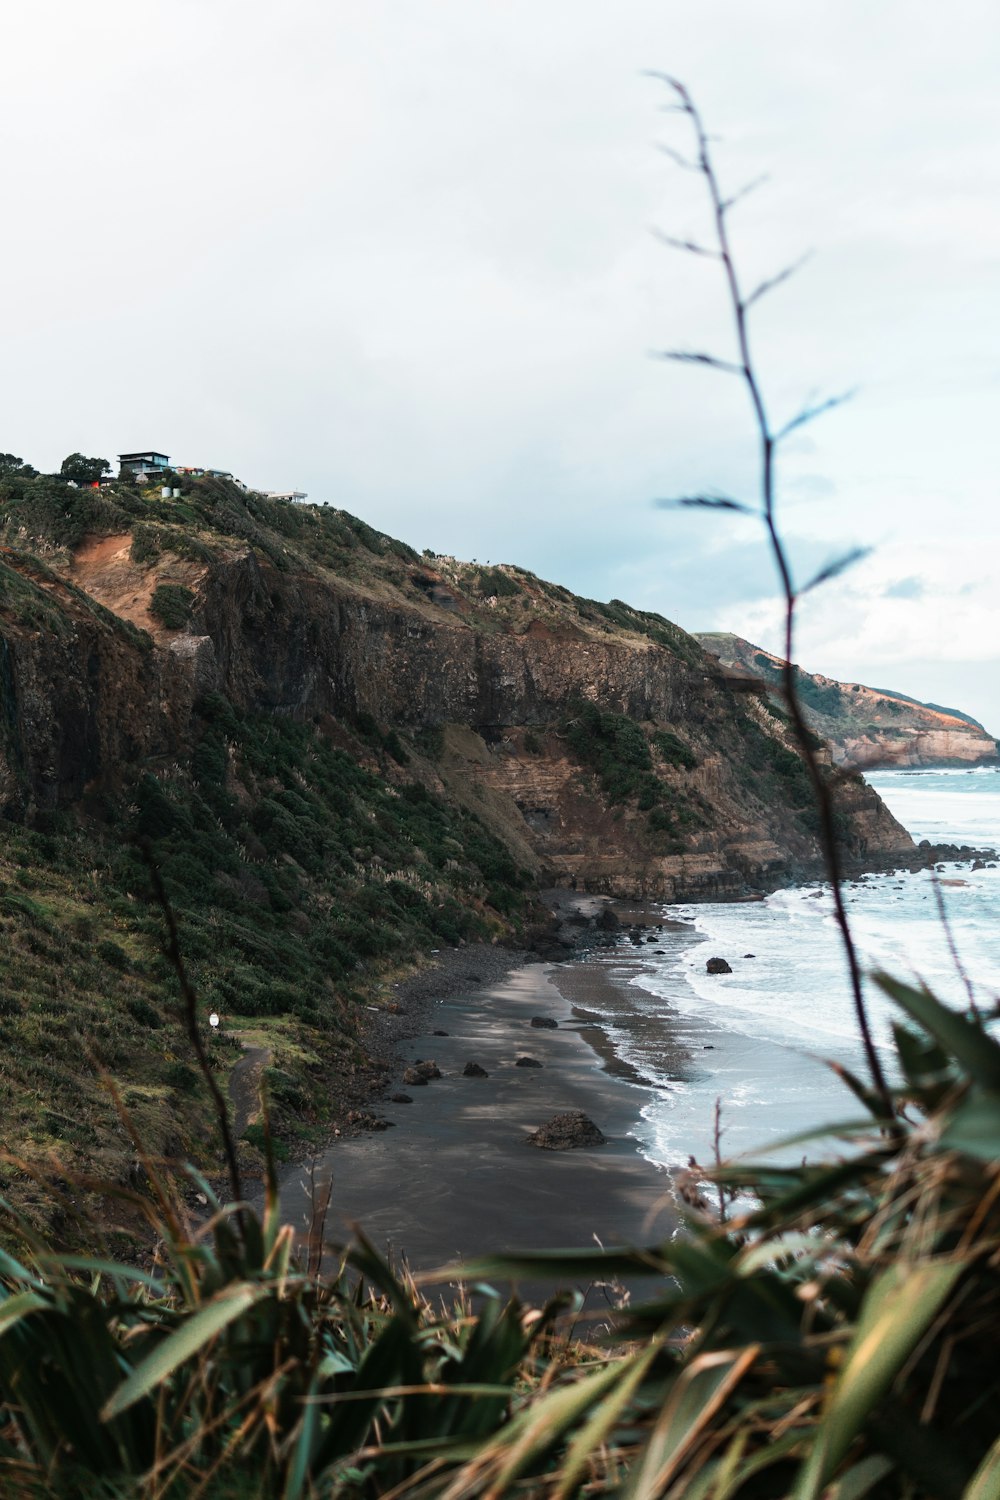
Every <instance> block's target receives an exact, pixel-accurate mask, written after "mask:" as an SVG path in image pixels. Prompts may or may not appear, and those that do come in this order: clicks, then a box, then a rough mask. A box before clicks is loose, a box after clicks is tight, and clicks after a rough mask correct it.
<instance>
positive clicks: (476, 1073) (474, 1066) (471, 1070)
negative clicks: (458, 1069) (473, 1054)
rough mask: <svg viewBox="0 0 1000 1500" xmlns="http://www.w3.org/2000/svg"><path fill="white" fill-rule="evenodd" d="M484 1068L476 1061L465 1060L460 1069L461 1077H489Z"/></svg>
mask: <svg viewBox="0 0 1000 1500" xmlns="http://www.w3.org/2000/svg"><path fill="white" fill-rule="evenodd" d="M489 1076H490V1075H489V1074H488V1073H487V1071H486V1069H485V1068H481V1067H480V1066H479V1064H478V1063H477V1062H467V1063H466V1065H465V1067H464V1068H463V1069H462V1077H463V1078H489Z"/></svg>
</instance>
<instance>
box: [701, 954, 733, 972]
mask: <svg viewBox="0 0 1000 1500" xmlns="http://www.w3.org/2000/svg"><path fill="white" fill-rule="evenodd" d="M705 968H706V969H707V970H708V972H709V973H710V974H731V973H732V972H733V971H732V969H731V968H730V967H729V965H728V964H727V963H726V960H725V959H724V958H710V959H709V960H708V963H707V964H706V965H705Z"/></svg>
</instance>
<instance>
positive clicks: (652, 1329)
mask: <svg viewBox="0 0 1000 1500" xmlns="http://www.w3.org/2000/svg"><path fill="white" fill-rule="evenodd" d="M879 983H880V985H881V986H882V988H883V989H884V990H885V991H886V993H888V994H889V995H890V996H891V997H892V998H893V999H894V1000H895V1001H896V1002H897V1004H898V1005H899V1006H900V1007H901V1009H902V1011H903V1012H904V1014H905V1017H906V1023H904V1024H899V1025H897V1026H896V1027H895V1042H896V1060H897V1063H898V1067H899V1070H900V1073H901V1076H902V1078H903V1079H904V1083H903V1085H902V1087H901V1089H900V1090H899V1091H898V1093H897V1095H896V1099H895V1102H896V1104H897V1106H898V1107H899V1111H900V1126H899V1129H898V1131H894V1132H892V1133H891V1134H887V1133H886V1132H884V1131H883V1130H880V1129H879V1128H878V1127H879V1126H880V1125H881V1124H883V1123H884V1114H883V1101H882V1099H881V1098H880V1097H879V1096H877V1095H874V1094H873V1093H872V1092H871V1091H870V1090H869V1089H868V1087H867V1086H866V1085H864V1084H862V1083H861V1082H859V1081H858V1080H857V1079H855V1078H853V1077H851V1076H849V1075H846V1074H845V1075H844V1076H845V1081H846V1082H847V1083H848V1085H849V1086H850V1088H851V1089H852V1090H853V1092H854V1094H855V1095H856V1097H857V1098H859V1099H860V1100H861V1101H862V1103H863V1104H864V1105H865V1106H866V1107H867V1109H868V1110H869V1112H870V1119H868V1120H867V1122H866V1121H863V1120H862V1121H857V1122H855V1123H852V1124H847V1125H843V1126H842V1127H840V1128H839V1129H838V1131H837V1133H838V1134H840V1135H842V1136H843V1137H844V1138H845V1139H846V1140H847V1141H849V1143H850V1150H849V1152H848V1153H847V1154H846V1155H845V1156H843V1157H842V1158H837V1159H828V1160H824V1161H819V1162H814V1163H806V1162H803V1163H802V1165H800V1166H796V1167H774V1166H767V1165H756V1166H739V1167H736V1166H729V1167H727V1166H724V1165H723V1166H721V1167H719V1168H717V1169H716V1170H714V1171H712V1172H711V1173H710V1174H709V1176H710V1178H711V1179H712V1181H714V1182H715V1183H717V1184H718V1185H719V1186H721V1187H722V1188H723V1189H724V1190H726V1191H730V1190H731V1191H734V1192H736V1191H738V1192H740V1193H741V1194H747V1193H749V1194H752V1195H753V1197H754V1198H755V1199H756V1202H757V1204H758V1206H757V1207H756V1208H754V1210H753V1211H752V1212H750V1213H748V1214H747V1215H745V1216H744V1217H743V1218H741V1219H739V1220H737V1221H735V1222H733V1223H731V1224H726V1223H722V1224H721V1225H720V1223H719V1222H718V1218H717V1217H716V1216H714V1215H712V1214H711V1213H710V1212H709V1210H708V1208H707V1205H700V1206H699V1205H698V1204H697V1201H696V1206H695V1207H694V1208H693V1209H692V1210H691V1211H690V1213H689V1216H688V1221H687V1225H686V1232H685V1233H684V1234H683V1236H682V1237H679V1238H677V1239H675V1240H673V1241H671V1242H670V1243H669V1244H667V1245H661V1246H655V1247H652V1248H650V1249H648V1250H645V1251H623V1252H619V1253H610V1254H603V1253H602V1252H596V1251H595V1252H593V1253H586V1254H582V1255H579V1254H578V1255H564V1256H525V1257H514V1258H511V1257H506V1258H502V1259H497V1260H493V1261H483V1262H480V1263H477V1264H476V1265H474V1266H470V1267H468V1268H467V1270H468V1272H469V1274H474V1275H499V1274H502V1275H507V1276H510V1275H513V1274H531V1275H533V1276H536V1277H537V1276H539V1275H541V1274H543V1273H544V1271H545V1269H546V1268H548V1270H549V1272H550V1274H554V1275H556V1276H558V1278H559V1279H560V1280H563V1281H564V1280H566V1279H568V1278H573V1279H577V1278H579V1277H581V1276H586V1277H588V1278H590V1277H595V1278H596V1277H603V1278H607V1277H608V1276H611V1275H616V1276H621V1277H624V1278H628V1277H629V1276H634V1275H636V1274H637V1273H640V1272H641V1271H643V1270H646V1271H648V1269H649V1268H650V1266H656V1267H657V1268H659V1269H660V1270H661V1271H662V1272H663V1274H664V1277H665V1278H667V1280H666V1281H665V1285H664V1291H663V1293H662V1295H661V1296H660V1297H658V1298H656V1299H655V1300H653V1301H651V1302H649V1303H647V1304H646V1305H644V1306H640V1307H638V1308H636V1309H635V1310H634V1311H633V1312H632V1313H631V1314H630V1315H629V1316H628V1318H627V1321H626V1323H625V1325H624V1327H623V1328H622V1329H621V1330H620V1334H621V1335H629V1336H631V1337H632V1338H634V1339H635V1340H637V1341H639V1342H638V1343H637V1346H636V1348H635V1350H634V1352H632V1353H629V1354H628V1355H627V1356H625V1357H623V1358H619V1359H618V1360H616V1361H613V1362H611V1363H609V1364H607V1365H605V1366H603V1367H602V1368H600V1369H598V1370H596V1371H595V1372H594V1373H592V1374H589V1375H581V1374H580V1372H579V1371H577V1370H573V1371H570V1372H567V1375H566V1376H565V1377H564V1381H563V1383H562V1385H561V1386H557V1387H556V1388H555V1389H553V1390H552V1391H551V1392H549V1393H546V1394H545V1395H544V1396H542V1397H540V1398H539V1399H537V1400H533V1401H530V1402H528V1403H527V1404H526V1405H525V1407H524V1409H523V1410H522V1411H521V1412H520V1413H519V1414H518V1415H517V1416H516V1417H515V1419H514V1421H513V1422H512V1423H511V1424H510V1426H509V1427H508V1428H507V1429H506V1430H505V1431H503V1432H501V1433H498V1434H497V1435H496V1437H495V1438H494V1439H493V1441H492V1442H491V1443H489V1444H487V1445H485V1446H484V1448H483V1449H482V1451H481V1452H480V1453H479V1455H478V1456H477V1457H476V1459H475V1460H474V1461H473V1462H472V1463H470V1464H468V1465H466V1466H465V1468H464V1469H463V1471H462V1472H461V1473H460V1474H458V1475H457V1476H455V1478H454V1479H453V1480H452V1481H451V1482H450V1483H449V1484H448V1485H446V1486H442V1487H441V1492H442V1493H444V1494H445V1495H447V1497H448V1500H460V1497H465V1496H473V1495H480V1494H488V1495H490V1496H500V1495H506V1494H515V1493H525V1492H526V1493H529V1494H533V1495H546V1496H553V1497H568V1496H570V1495H575V1494H578V1493H586V1494H614V1495H621V1496H628V1497H631V1500H653V1497H659V1496H669V1497H677V1500H680V1497H681V1496H682V1495H683V1496H684V1497H685V1500H692V1497H697V1500H701V1497H704V1500H709V1497H711V1500H729V1497H735V1496H746V1497H750V1496H753V1497H755V1500H757V1497H774V1500H781V1497H786V1496H788V1497H794V1500H820V1497H830V1500H833V1497H837V1500H848V1497H850V1500H857V1497H860V1496H864V1495H873V1496H883V1497H888V1496H893V1497H895V1496H907V1497H913V1500H921V1497H928V1500H929V1497H934V1500H960V1497H965V1500H987V1497H995V1496H997V1495H1000V1364H998V1362H997V1359H996V1347H997V1337H998V1330H1000V1046H998V1044H997V1042H996V1041H995V1040H994V1039H993V1038H992V1037H991V1036H990V1035H989V1034H988V1032H987V1030H986V1029H985V1027H984V1025H983V1024H982V1022H981V1021H980V1020H979V1019H978V1018H975V1017H969V1016H965V1015H960V1014H956V1013H955V1012H953V1011H951V1010H949V1009H948V1008H947V1007H945V1006H943V1005H942V1004H940V1003H939V1002H938V1001H937V1000H936V999H935V998H934V997H933V996H932V995H931V994H930V993H929V992H928V991H927V990H923V989H914V988H911V987H909V986H906V985H901V984H899V983H897V982H896V981H894V980H892V979H890V978H889V977H887V976H885V975H882V976H879ZM817 1134H819V1132H817ZM823 1134H829V1131H825V1132H823ZM691 1196H692V1197H693V1198H695V1200H697V1198H698V1194H697V1192H693V1193H692V1194H691ZM680 1329H688V1330H692V1329H693V1330H694V1331H693V1332H690V1333H689V1334H688V1335H687V1336H686V1339H685V1340H684V1341H683V1342H682V1343H679V1342H678V1338H677V1335H678V1330H680ZM423 1493H428V1494H430V1493H435V1494H436V1493H438V1490H437V1489H433V1490H432V1489H426V1490H425V1491H423Z"/></svg>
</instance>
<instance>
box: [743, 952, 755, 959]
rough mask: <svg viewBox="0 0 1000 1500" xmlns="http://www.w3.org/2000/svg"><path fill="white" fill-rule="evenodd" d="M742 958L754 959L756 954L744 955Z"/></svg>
mask: <svg viewBox="0 0 1000 1500" xmlns="http://www.w3.org/2000/svg"><path fill="white" fill-rule="evenodd" d="M743 957H744V958H756V957H757V955H756V953H744V955H743Z"/></svg>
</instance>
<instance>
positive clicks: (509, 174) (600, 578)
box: [0, 0, 1000, 733]
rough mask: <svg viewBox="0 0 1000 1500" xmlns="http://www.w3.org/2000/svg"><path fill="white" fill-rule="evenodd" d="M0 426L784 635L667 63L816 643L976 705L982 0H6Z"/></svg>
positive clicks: (992, 542) (990, 453)
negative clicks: (680, 361)
mask: <svg viewBox="0 0 1000 1500" xmlns="http://www.w3.org/2000/svg"><path fill="white" fill-rule="evenodd" d="M0 50H2V52H3V55H4V57H5V59H6V66H5V69H4V86H3V90H2V92H0V161H2V162H3V173H2V176H3V185H4V198H5V208H6V212H5V214H4V221H5V222H4V232H3V235H2V237H0V264H2V271H3V274H2V275H0V302H2V317H0V329H2V343H0V349H2V354H0V449H3V450H5V451H11V452H14V453H16V454H19V455H21V456H23V457H24V458H26V459H27V460H29V461H30V462H32V463H34V464H35V465H36V466H38V467H40V468H43V469H45V468H55V467H58V464H59V462H60V461H61V459H62V458H63V457H64V456H65V455H66V454H67V453H70V452H72V451H76V450H79V451H82V452H85V453H88V454H99V455H101V456H105V457H108V458H111V459H114V457H115V455H116V454H117V453H119V452H123V451H128V450H134V449H142V448H145V447H147V446H149V447H155V448H157V449H159V450H161V451H164V452H166V453H168V454H169V455H171V457H172V458H173V459H174V460H175V461H176V462H178V463H190V464H204V465H210V466H214V467H220V468H225V469H229V470H232V471H233V472H234V473H236V474H237V475H238V476H239V477H240V478H241V479H243V480H244V481H245V482H246V483H248V484H250V485H252V486H254V487H258V488H263V489H290V488H297V489H301V490H305V491H307V492H308V494H309V497H310V500H315V501H323V502H328V503H331V504H335V505H339V506H342V507H344V508H346V509H347V510H349V511H351V512H353V513H354V514H356V515H359V516H362V517H363V518H364V519H365V520H366V521H368V522H369V523H370V524H372V525H374V526H376V527H379V528H380V529H382V530H384V531H388V532H390V533H391V534H393V535H395V536H399V537H402V538H404V539H405V540H406V541H408V542H410V543H412V544H413V545H414V546H416V547H417V548H424V547H429V548H432V549H433V550H434V551H437V552H442V553H448V554H452V555H455V556H459V557H466V558H477V559H479V560H480V561H485V560H487V559H488V560H490V561H491V562H494V563H495V562H500V561H505V562H516V563H518V564H520V565H522V566H524V567H528V568H531V569H532V570H533V571H535V572H537V573H539V574H541V575H542V576H543V577H547V578H550V579H553V580H555V581H557V582H560V583H563V584H565V585H567V586H568V587H570V588H572V589H574V590H576V591H577V592H580V593H583V594H586V595H588V596H590V597H594V598H601V599H608V598H612V597H616V598H623V599H625V600H627V601H628V602H629V603H632V604H635V605H638V606H640V607H642V608H646V609H655V610H658V611H659V612H661V613H663V614H665V615H667V616H668V617H670V618H671V619H674V620H676V621H677V622H678V623H680V624H681V625H683V626H685V627H686V628H687V629H690V630H723V629H729V630H735V631H737V632H739V633H740V634H743V635H746V636H748V637H749V638H750V639H751V640H754V641H755V642H757V643H759V644H761V645H764V646H765V647H768V648H770V649H777V648H780V642H781V635H780V604H779V600H778V598H777V592H776V583H775V577H774V570H773V566H772V564H771V562H770V559H769V556H768V553H767V549H766V547H765V545H764V540H763V537H762V534H761V530H760V527H759V524H758V523H757V522H756V521H755V520H754V519H753V518H750V517H741V516H733V515H726V514H721V513H711V514H710V513H696V512H691V511H680V510H677V509H675V508H670V507H666V508H665V507H663V506H662V505H659V504H658V503H657V502H659V501H663V500H669V499H670V498H672V497H675V496H677V495H682V494H685V493H689V492H691V491H700V492H705V491H718V492H725V493H728V494H731V495H735V496H737V497H738V498H740V499H745V500H748V501H750V502H755V501H756V499H757V494H758V487H759V481H758V478H757V474H756V459H755V448H754V442H753V428H752V424H751V420H750V415H751V414H750V411H749V408H748V405H747V402H746V398H745V394H744V392H743V391H742V389H741V388H740V387H739V385H738V383H737V382H736V381H734V380H733V379H732V378H731V377H727V376H725V375H722V374H719V373H718V372H716V371H712V370H707V369H699V368H691V367H682V366H678V365H675V364H672V363H669V362H666V361H664V360H662V359H661V358H658V357H657V354H658V352H662V351H664V350H667V349H671V348H687V349H709V350H711V351H713V352H715V353H718V354H719V355H720V356H721V357H723V358H727V357H731V355H732V352H733V343H732V329H731V326H730V322H729V319H728V312H727V304H726V299H725V288H724V285H723V284H722V282H721V279H720V273H719V267H718V265H717V264H716V263H714V262H712V261H710V260H707V259H699V258H695V257H693V256H690V255H684V254H680V253H678V252H676V251H673V250H671V249H669V248H668V247H666V246H665V245H664V244H663V243H662V240H661V239H659V238H658V237H657V233H656V231H659V232H660V233H661V234H668V235H673V236H676V237H682V238H687V237H693V236H704V235H705V234H706V233H707V230H708V224H707V220H706V216H705V202H704V195H703V192H702V184H701V182H700V179H698V178H697V176H695V175H694V174H691V173H687V172H684V171H683V170H681V169H680V168H679V167H678V166H677V165H676V164H675V163H674V162H673V161H672V159H671V158H670V156H669V155H668V154H667V153H665V152H664V151H662V150H660V149H658V148H659V147H661V146H667V147H670V148H673V149H675V150H678V151H684V150H685V149H686V148H687V146H688V144H689V143H688V140H687V138H686V134H685V125H686V121H685V120H684V119H683V118H682V117H680V116H678V115H676V114H672V113H669V112H667V111H666V110H665V108H664V106H665V105H666V104H667V102H668V96H667V91H666V90H665V88H664V86H663V84H662V83H660V82H659V81H658V80H657V79H656V78H654V77H652V76H650V74H651V72H656V71H661V72H668V73H672V74H674V75H676V76H678V77H679V78H681V79H683V80H684V82H685V83H686V85H687V86H688V88H689V89H690V90H691V92H692V94H693V96H694V98H695V100H696V101H697V103H698V104H699V107H700V108H701V110H702V112H703V114H704V116H705V118H706V121H707V122H708V127H709V129H710V130H711V132H712V134H713V137H714V140H713V151H714V153H715V157H716V164H717V168H718V171H719V174H720V176H721V178H722V180H723V182H724V185H725V186H726V188H727V190H736V189H738V188H740V187H741V186H743V185H744V184H745V183H747V182H749V181H751V180H753V179H756V178H758V177H759V176H761V174H766V181H765V182H764V183H763V184H762V185H761V186H760V187H759V188H758V189H757V190H756V191H755V192H753V193H752V194H750V195H748V196H747V198H746V199H745V200H744V201H743V202H742V203H741V204H740V205H739V206H738V207H737V208H736V209H734V210H733V213H732V216H731V227H732V233H733V240H734V248H735V253H736V257H737V262H738V266H739V270H740V274H741V276H742V278H743V281H744V283H745V285H746V286H747V287H748V288H749V287H751V286H753V285H755V284H756V282H757V281H758V280H760V279H762V278H763V277H766V276H769V275H771V274H773V273H774V272H775V271H778V270H780V269H781V268H782V267H784V266H785V265H787V264H789V263H791V262H795V261H797V260H798V259H799V258H800V257H801V256H803V255H807V256H808V259H806V261H805V262H804V264H803V265H802V266H801V268H800V270H799V271H798V272H797V274H796V275H795V276H794V277H793V278H792V279H791V280H790V281H788V282H787V283H786V284H785V285H783V286H782V287H781V288H779V289H777V290H775V291H774V292H773V293H772V294H771V295H770V296H768V297H767V298H764V299H762V300H761V302H760V303H759V304H758V305H757V307H756V308H755V309H754V312H753V314H752V340H753V347H754V352H755V358H756V359H757V361H758V364H759V367H760V371H761V374H762V379H763V383H764V387H765V391H766V396H767V400H768V404H769V409H770V410H771V412H772V413H773V417H774V420H775V423H776V425H779V426H780V425H781V423H782V422H784V421H785V420H787V419H788V418H790V417H791V416H793V415H794V414H795V413H796V412H797V411H798V410H799V409H800V407H801V406H802V404H803V403H809V402H811V401H814V400H817V399H823V398H824V397H825V396H827V395H831V394H836V393H839V392H842V391H846V390H852V391H853V392H854V394H853V396H852V398H851V400H850V401H848V402H847V403H845V404H844V405H843V406H842V407H840V408H838V409H837V410H836V411H834V412H832V413H831V414H830V415H828V416H827V417H825V418H824V419H822V420H821V421H818V422H816V423H814V424H811V425H810V426H808V427H807V428H804V429H802V431H801V432H800V433H798V434H797V435H796V436H795V437H794V438H792V439H789V441H788V442H787V443H786V444H785V445H784V447H783V449H782V452H781V456H780V463H779V469H778V508H779V520H780V523H781V526H782V528H783V531H784V534H785V536H786V538H787V541H788V544H789V547H790V550H791V553H792V555H793V558H794V560H795V564H796V568H797V572H798V576H799V578H800V581H804V580H805V579H807V578H808V577H809V576H811V574H812V573H813V572H815V571H816V570H817V569H818V568H820V567H822V566H823V565H824V564H825V563H826V562H828V561H829V560H830V559H832V558H834V557H836V556H838V555H839V554H840V553H842V552H843V551H845V550H846V549H848V548H851V547H854V546H858V545H864V546H868V547H871V548H872V552H871V554H870V555H869V556H868V557H867V558H866V560H865V561H864V562H862V563H860V564H859V565H858V566H856V567H855V568H853V569H852V570H850V571H849V572H848V573H846V574H845V575H844V576H843V577H841V578H839V579H837V580H836V581H834V582H832V583H829V584H827V585H824V586H823V587H821V588H817V589H816V590H815V591H813V592H811V593H809V594H807V595H806V597H805V598H804V599H803V601H802V605H801V610H800V619H799V629H798V636H797V645H796V652H795V654H796V657H797V659H798V660H799V661H800V662H801V663H802V665H804V666H805V667H807V668H808V669H810V670H813V671H820V672H824V673H827V674H828V675H830V676H836V677H841V678H844V679H846V680H851V681H853V680H858V681H863V682H867V683H869V684H872V685H874V686H877V687H888V688H893V689H896V690H899V691H902V692H906V693H910V694H912V695H913V696H915V697H918V698H923V699H930V700H932V701H935V702H939V703H945V704H950V705H953V706H955V707H959V708H961V709H963V710H964V711H966V712H969V713H972V714H974V715H975V716H977V717H979V718H980V719H982V720H983V721H984V722H985V723H986V724H987V727H989V728H991V729H992V730H993V732H994V733H1000V673H998V670H997V667H998V658H1000V639H998V632H997V629H996V623H997V605H998V601H1000V546H998V545H997V543H998V540H1000V519H998V510H997V503H996V501H997V475H998V456H1000V455H998V451H997V450H998V430H1000V424H998V421H997V403H998V397H1000V206H998V205H1000V91H998V89H997V87H996V79H997V77H998V76H1000V70H998V63H1000V10H998V9H997V7H996V5H995V3H993V0H989V3H986V0H953V3H952V4H951V5H949V6H942V5H940V4H939V3H937V0H935V3H929V0H881V3H880V4H879V5H877V6H873V5H872V4H871V3H870V0H810V3H807V4H804V3H802V0H755V3H754V4H752V5H748V4H747V3H746V0H282V3H281V4H280V5H278V4H276V3H273V0H270V3H262V0H141V3H137V0H89V3H88V4H87V5H86V6H83V5H80V4H79V3H78V0H33V3H32V4H31V5H30V6H17V7H14V6H7V7H4V14H3V17H2V19H0Z"/></svg>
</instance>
